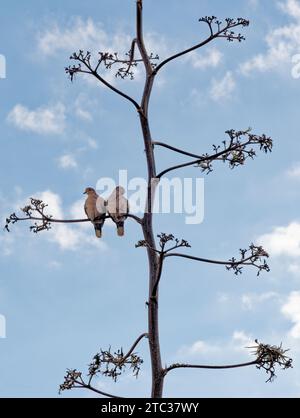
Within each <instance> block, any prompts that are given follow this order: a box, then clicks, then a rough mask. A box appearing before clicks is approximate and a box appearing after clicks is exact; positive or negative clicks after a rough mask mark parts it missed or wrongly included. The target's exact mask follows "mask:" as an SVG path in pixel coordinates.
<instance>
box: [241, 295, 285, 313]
mask: <svg viewBox="0 0 300 418" xmlns="http://www.w3.org/2000/svg"><path fill="white" fill-rule="evenodd" d="M278 297H279V295H278V294H277V293H276V292H266V293H261V294H255V293H247V294H244V295H242V306H243V308H244V309H246V310H249V311H251V310H253V309H254V308H255V306H257V305H259V304H262V303H265V302H267V301H269V300H274V299H277V298H278Z"/></svg>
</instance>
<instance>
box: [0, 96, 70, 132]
mask: <svg viewBox="0 0 300 418" xmlns="http://www.w3.org/2000/svg"><path fill="white" fill-rule="evenodd" d="M65 111H66V109H65V106H64V105H63V104H62V103H57V104H56V105H54V106H49V107H39V108H37V109H35V110H30V109H28V108H27V107H25V106H23V105H21V104H17V105H16V106H15V107H14V108H13V109H12V110H11V112H10V113H9V114H8V116H7V120H8V122H9V123H11V124H13V125H14V126H16V127H17V128H18V129H21V130H23V131H28V132H34V133H37V134H43V135H46V134H61V133H62V132H63V131H64V129H65V120H66V115H65Z"/></svg>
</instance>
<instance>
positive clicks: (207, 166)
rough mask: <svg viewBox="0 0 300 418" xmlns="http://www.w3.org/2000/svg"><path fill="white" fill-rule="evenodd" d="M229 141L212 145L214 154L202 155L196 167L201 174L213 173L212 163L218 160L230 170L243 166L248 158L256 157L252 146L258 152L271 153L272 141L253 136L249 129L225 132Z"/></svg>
mask: <svg viewBox="0 0 300 418" xmlns="http://www.w3.org/2000/svg"><path fill="white" fill-rule="evenodd" d="M226 134H227V135H228V136H229V138H230V139H229V141H226V140H225V141H223V142H222V144H223V147H222V146H221V145H213V151H214V154H212V155H209V154H204V155H202V156H201V161H199V163H197V166H198V167H199V168H201V170H202V172H206V173H207V174H209V173H211V172H212V171H213V166H212V164H213V161H216V160H220V161H223V162H224V163H226V162H227V163H228V164H229V167H230V168H231V169H233V168H235V167H238V166H241V165H244V163H245V161H246V160H247V159H249V158H251V159H253V158H254V157H256V151H255V149H254V148H253V146H258V147H259V149H260V151H263V152H265V153H268V152H272V148H273V140H272V139H271V138H269V137H267V136H266V135H254V134H252V133H251V128H249V129H247V130H246V131H235V130H234V129H231V130H229V131H226Z"/></svg>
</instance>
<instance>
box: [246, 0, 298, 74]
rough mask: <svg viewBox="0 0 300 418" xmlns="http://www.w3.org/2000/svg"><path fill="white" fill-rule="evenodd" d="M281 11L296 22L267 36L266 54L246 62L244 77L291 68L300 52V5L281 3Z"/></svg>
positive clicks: (291, 0) (293, 0)
mask: <svg viewBox="0 0 300 418" xmlns="http://www.w3.org/2000/svg"><path fill="white" fill-rule="evenodd" d="M280 9H281V10H282V11H283V12H284V13H286V14H288V15H289V16H290V17H291V18H293V19H294V20H296V22H293V23H290V24H288V25H284V26H280V27H277V28H275V29H273V30H271V31H270V32H269V33H268V35H267V36H266V39H265V41H266V46H267V49H266V52H265V53H259V54H257V55H255V56H254V57H252V58H251V59H249V60H248V61H246V62H244V63H243V64H241V66H240V70H241V72H242V73H243V74H244V75H248V74H250V73H252V72H254V71H261V72H265V71H270V70H274V69H277V70H278V69H281V68H283V67H284V66H287V65H288V66H289V68H290V67H291V62H292V57H293V55H295V54H297V53H299V51H300V3H299V1H298V0H286V1H285V2H282V3H280Z"/></svg>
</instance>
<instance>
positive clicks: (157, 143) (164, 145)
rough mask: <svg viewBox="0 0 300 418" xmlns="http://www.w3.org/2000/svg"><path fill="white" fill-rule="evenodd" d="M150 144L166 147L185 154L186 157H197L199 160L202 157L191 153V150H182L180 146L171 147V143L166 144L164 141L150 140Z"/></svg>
mask: <svg viewBox="0 0 300 418" xmlns="http://www.w3.org/2000/svg"><path fill="white" fill-rule="evenodd" d="M152 144H153V145H154V146H159V147H163V148H167V149H169V150H171V151H174V152H177V153H179V154H183V155H187V156H188V157H193V158H197V159H198V160H200V159H201V158H202V156H201V155H197V154H192V153H191V152H187V151H183V150H182V149H180V148H176V147H173V146H172V145H169V144H166V143H164V142H158V141H152Z"/></svg>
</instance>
